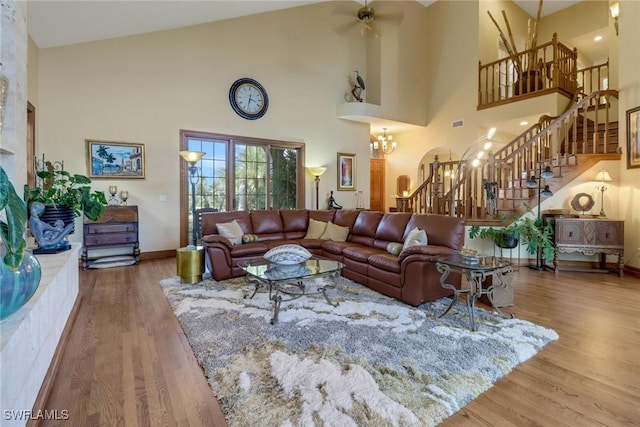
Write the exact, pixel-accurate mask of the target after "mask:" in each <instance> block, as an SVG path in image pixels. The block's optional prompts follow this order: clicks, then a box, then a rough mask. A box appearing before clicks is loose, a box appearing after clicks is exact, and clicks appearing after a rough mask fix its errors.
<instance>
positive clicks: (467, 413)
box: [31, 258, 640, 427]
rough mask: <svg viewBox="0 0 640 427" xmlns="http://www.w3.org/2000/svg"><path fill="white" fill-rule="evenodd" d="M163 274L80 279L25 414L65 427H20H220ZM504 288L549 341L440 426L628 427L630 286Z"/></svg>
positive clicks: (529, 280)
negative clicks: (43, 388) (72, 315)
mask: <svg viewBox="0 0 640 427" xmlns="http://www.w3.org/2000/svg"><path fill="white" fill-rule="evenodd" d="M175 272H176V264H175V259H173V258H168V259H161V260H149V261H144V262H142V263H141V264H140V265H137V266H130V267H118V268H110V269H102V270H87V271H81V272H80V294H81V296H82V298H83V299H82V303H81V305H80V308H79V311H78V315H77V318H76V322H75V324H74V325H73V328H72V330H71V333H70V337H69V341H68V344H67V347H66V350H65V352H64V354H63V355H62V363H61V365H60V369H59V371H58V373H57V376H56V377H55V378H54V379H53V381H52V382H53V386H52V389H51V393H50V395H49V397H48V400H47V404H46V408H36V409H48V410H53V409H57V410H63V409H67V410H68V411H69V420H67V421H41V422H40V423H35V422H32V423H31V424H33V425H43V426H57V425H60V426H69V425H73V426H154V427H155V426H224V425H226V424H225V421H224V417H223V415H222V413H221V412H220V409H219V407H218V404H217V402H216V399H215V397H214V396H213V394H212V391H211V389H210V388H209V385H208V384H207V380H206V378H205V377H204V375H203V373H202V370H201V368H200V367H199V366H198V364H197V362H196V360H195V357H194V355H193V353H192V351H191V348H190V347H189V344H188V343H187V341H186V338H185V337H184V335H183V333H182V329H181V328H180V325H179V324H178V322H177V320H176V318H175V316H174V314H173V312H172V310H171V308H170V307H169V304H168V303H167V300H166V298H165V297H164V295H163V293H162V291H161V289H160V287H159V286H158V282H159V281H160V280H161V279H163V278H166V277H170V276H175ZM514 288H515V303H516V305H515V306H514V307H510V308H508V309H506V310H505V311H509V312H513V313H515V314H516V316H517V317H518V318H520V319H525V320H530V321H532V322H535V323H537V324H540V325H543V326H546V327H549V328H553V329H555V330H556V331H557V332H558V334H559V335H560V339H559V340H557V341H555V342H553V343H551V344H549V345H547V346H546V347H545V348H544V349H543V350H542V351H541V352H539V353H538V354H537V355H535V356H534V357H533V358H531V359H529V360H528V361H527V362H525V363H523V364H521V365H519V366H517V367H516V369H515V370H514V371H513V372H511V373H510V374H509V375H507V376H505V377H503V378H502V379H500V380H499V381H497V382H496V384H495V386H494V387H492V388H491V389H490V390H489V391H487V392H486V393H484V394H482V395H481V396H479V397H478V398H477V399H476V400H475V401H473V402H471V403H470V404H469V405H467V406H466V407H464V408H463V409H462V410H460V411H459V412H458V413H456V414H455V415H454V416H452V417H450V418H449V419H447V420H446V421H445V422H444V423H443V425H445V426H482V425H484V426H508V425H514V426H629V425H640V313H639V309H638V307H640V279H638V278H634V277H629V276H627V277H624V278H619V277H617V276H615V275H612V274H608V275H607V274H593V273H591V274H590V273H568V272H561V273H559V274H558V275H557V276H556V275H554V273H551V272H538V271H533V270H529V269H527V268H526V267H521V268H520V270H519V272H516V274H515V277H514ZM247 427H250V426H247ZM376 427H377V426H376Z"/></svg>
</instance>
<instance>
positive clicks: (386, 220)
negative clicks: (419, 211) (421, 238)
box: [373, 213, 411, 249]
mask: <svg viewBox="0 0 640 427" xmlns="http://www.w3.org/2000/svg"><path fill="white" fill-rule="evenodd" d="M410 219H411V214H410V213H387V214H384V216H383V217H382V219H380V222H379V223H378V229H377V230H376V236H375V241H374V242H373V246H374V247H376V248H381V249H384V248H386V247H387V245H388V244H389V242H402V241H403V240H404V237H405V235H404V231H405V229H406V228H407V223H408V222H409V220H410Z"/></svg>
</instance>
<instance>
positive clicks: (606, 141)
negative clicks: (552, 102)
mask: <svg viewBox="0 0 640 427" xmlns="http://www.w3.org/2000/svg"><path fill="white" fill-rule="evenodd" d="M576 98H577V102H576V103H574V104H573V105H572V106H571V107H570V108H569V109H568V110H567V111H566V112H565V113H563V114H562V115H560V116H559V117H548V116H542V117H541V118H540V120H539V121H538V123H536V124H534V125H533V126H531V127H530V128H529V129H527V130H526V131H524V132H523V133H522V134H520V135H519V136H518V137H516V138H515V139H514V140H513V141H511V142H510V143H508V144H507V145H505V146H504V147H502V148H501V149H500V150H498V151H496V152H495V153H490V154H489V156H487V159H486V160H485V161H484V162H483V163H482V164H481V165H480V166H479V167H477V168H473V167H471V166H470V165H466V167H464V168H462V170H461V174H460V179H459V180H458V183H457V185H455V184H454V179H453V177H454V176H455V175H456V173H457V169H458V166H459V164H458V162H457V161H449V162H440V161H439V159H438V158H437V157H436V160H435V161H434V162H433V163H432V164H431V165H430V169H429V176H428V177H427V179H426V180H425V181H424V182H423V183H422V184H421V185H420V186H419V187H418V188H417V189H416V190H415V191H414V192H413V194H411V195H409V196H407V197H398V198H396V202H397V208H398V210H399V211H402V212H420V213H433V214H443V215H453V216H459V217H465V218H467V219H470V220H486V219H491V218H497V217H498V216H499V214H500V213H507V212H514V211H517V210H518V209H519V208H521V207H522V206H523V205H524V204H525V203H526V204H527V205H529V206H530V207H534V206H535V204H536V203H537V198H536V197H535V196H536V194H537V189H534V190H532V189H529V188H527V187H526V185H525V181H526V180H527V179H528V178H529V177H530V176H531V175H535V176H538V174H539V170H540V168H541V167H544V166H551V167H552V168H553V170H554V173H555V175H556V176H561V175H562V168H563V167H565V166H567V165H573V164H576V162H577V161H578V160H577V156H578V155H580V154H608V153H614V152H618V151H619V149H618V140H617V131H616V130H614V128H613V127H614V126H616V129H617V124H615V121H613V120H612V118H613V116H612V115H611V113H610V110H611V108H613V107H612V103H614V102H615V100H617V98H618V92H617V91H615V90H600V91H595V92H593V93H591V94H590V95H588V96H581V97H576ZM602 100H604V102H603V101H602ZM554 185H555V184H554V183H551V186H552V187H551V189H552V190H553V191H555V190H557V188H554Z"/></svg>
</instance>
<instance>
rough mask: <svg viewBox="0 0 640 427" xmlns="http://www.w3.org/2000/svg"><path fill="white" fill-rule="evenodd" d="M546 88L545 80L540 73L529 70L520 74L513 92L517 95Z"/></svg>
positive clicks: (514, 84)
mask: <svg viewBox="0 0 640 427" xmlns="http://www.w3.org/2000/svg"><path fill="white" fill-rule="evenodd" d="M542 89H544V82H543V81H542V77H541V76H540V73H539V72H537V71H536V70H528V71H525V72H523V73H522V74H521V75H520V76H519V80H516V81H515V83H513V92H514V94H515V95H516V96H517V95H524V94H525V93H531V92H535V91H538V90H542Z"/></svg>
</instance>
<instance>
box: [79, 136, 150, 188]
mask: <svg viewBox="0 0 640 427" xmlns="http://www.w3.org/2000/svg"><path fill="white" fill-rule="evenodd" d="M85 141H86V143H87V168H88V169H89V178H105V179H107V178H108V179H112V178H124V179H135V178H144V177H145V161H144V144H136V143H131V142H111V141H98V140H93V139H86V140H85Z"/></svg>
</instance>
